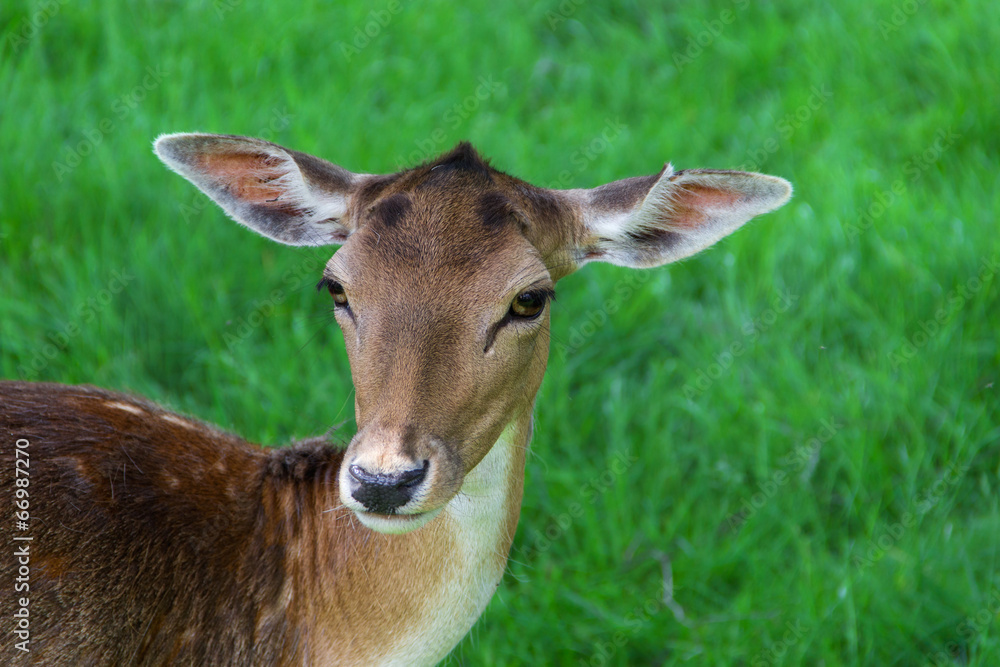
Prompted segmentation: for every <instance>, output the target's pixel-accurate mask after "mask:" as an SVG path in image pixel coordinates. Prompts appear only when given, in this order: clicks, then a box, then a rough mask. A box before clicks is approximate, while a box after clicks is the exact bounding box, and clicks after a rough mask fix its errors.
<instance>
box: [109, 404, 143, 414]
mask: <svg viewBox="0 0 1000 667" xmlns="http://www.w3.org/2000/svg"><path fill="white" fill-rule="evenodd" d="M104 405H105V406H107V407H109V408H115V409H116V410H124V411H125V412H131V413H132V414H134V415H144V414H146V411H145V410H143V409H142V408H140V407H139V406H138V405H132V404H130V403H122V402H120V401H105V402H104Z"/></svg>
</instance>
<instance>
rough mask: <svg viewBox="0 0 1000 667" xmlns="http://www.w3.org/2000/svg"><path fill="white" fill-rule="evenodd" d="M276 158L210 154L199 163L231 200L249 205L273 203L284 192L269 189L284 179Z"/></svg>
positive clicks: (241, 154) (255, 155)
mask: <svg viewBox="0 0 1000 667" xmlns="http://www.w3.org/2000/svg"><path fill="white" fill-rule="evenodd" d="M280 164H281V162H280V160H278V158H275V157H273V156H271V155H267V154H266V153H209V154H207V155H202V156H201V158H200V159H199V165H198V166H199V167H200V168H201V169H202V170H203V171H204V172H205V173H206V174H208V175H209V176H210V177H211V178H212V180H214V181H215V182H216V183H218V184H219V185H223V186H225V187H226V189H228V190H229V193H230V194H231V195H233V196H234V197H236V198H238V199H241V200H243V201H245V202H249V203H251V204H266V203H274V201H275V200H280V198H281V195H282V194H283V192H284V190H283V189H282V188H280V187H278V186H275V185H269V181H272V180H274V179H276V178H278V177H279V176H281V175H283V172H282V171H280V170H279V169H278V168H277V167H278V166H279V165H280Z"/></svg>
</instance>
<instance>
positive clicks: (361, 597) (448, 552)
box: [281, 410, 531, 665]
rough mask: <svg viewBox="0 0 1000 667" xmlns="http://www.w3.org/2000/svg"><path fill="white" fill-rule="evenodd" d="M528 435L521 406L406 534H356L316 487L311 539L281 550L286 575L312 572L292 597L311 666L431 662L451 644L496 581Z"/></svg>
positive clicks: (333, 492)
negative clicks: (454, 488)
mask: <svg viewBox="0 0 1000 667" xmlns="http://www.w3.org/2000/svg"><path fill="white" fill-rule="evenodd" d="M530 437H531V412H530V410H526V411H525V412H524V413H523V414H522V415H521V416H519V417H518V418H516V419H515V420H514V421H512V422H511V423H510V424H508V426H507V427H506V428H505V429H504V431H503V433H502V434H501V436H500V437H499V439H498V440H497V442H496V443H495V444H494V446H493V447H492V449H491V450H490V451H489V452H488V453H487V455H486V456H485V457H484V458H483V460H482V461H481V462H480V463H479V464H478V465H477V466H476V467H475V468H474V469H473V470H472V471H471V472H470V473H469V474H468V475H467V476H466V479H465V482H464V483H463V486H462V490H461V491H460V492H459V493H458V494H457V495H456V496H455V497H454V498H453V499H452V500H451V501H450V502H449V503H448V504H447V505H446V506H445V507H444V509H443V510H442V511H441V513H440V514H439V515H438V516H437V517H436V518H435V519H433V520H432V521H431V522H430V523H428V524H427V525H426V526H424V527H423V528H421V529H419V530H416V531H414V532H412V533H406V534H403V535H385V534H381V533H376V532H374V531H372V530H370V529H368V528H366V527H365V526H363V525H362V524H361V523H360V522H359V521H358V520H357V519H356V518H355V517H354V515H353V514H351V513H349V512H347V511H346V510H344V509H343V508H339V509H334V508H338V507H339V505H340V501H339V499H338V496H337V488H336V485H335V484H331V485H329V486H325V488H324V492H323V493H322V494H321V497H320V498H317V500H318V502H317V503H316V505H315V506H314V507H315V510H316V511H314V512H313V513H312V519H313V520H312V521H310V523H312V524H313V530H315V531H316V533H315V534H314V538H315V539H305V540H302V542H301V543H299V544H289V545H288V547H287V548H288V551H287V552H286V553H287V554H288V556H287V557H288V558H289V560H290V561H296V560H300V561H301V562H300V563H294V562H289V564H288V568H287V571H288V572H303V571H306V572H311V574H312V576H310V577H308V578H307V580H306V581H308V583H307V584H306V587H307V588H308V590H302V591H300V593H301V595H302V597H301V598H299V600H300V601H301V600H302V599H303V598H305V599H309V600H310V602H311V604H310V605H309V608H310V611H309V612H307V613H308V614H309V616H306V619H309V621H308V625H309V627H310V630H309V635H310V638H309V640H308V641H307V642H306V644H307V645H308V646H309V647H310V648H309V649H308V652H309V653H310V654H311V658H312V659H313V661H314V662H315V663H316V664H407V665H412V664H434V663H436V662H438V661H440V660H441V659H442V658H444V657H445V656H446V655H447V654H448V653H449V652H450V651H451V650H452V648H454V646H455V645H456V644H458V642H459V641H460V640H461V639H462V637H464V636H465V634H466V633H467V632H468V630H469V628H471V627H472V625H473V624H474V623H475V621H476V619H478V618H479V616H480V615H481V614H482V612H483V610H484V609H485V608H486V605H487V604H488V603H489V601H490V599H491V598H492V596H493V593H494V592H495V591H496V588H497V586H499V584H500V580H501V578H502V576H503V572H504V569H505V567H506V563H507V554H508V552H509V550H510V547H511V544H512V542H513V540H514V533H515V530H516V528H517V521H518V516H519V514H520V509H521V498H522V495H523V490H524V468H525V457H526V452H527V447H528V442H529V440H530ZM333 479H334V480H335V476H334V477H333ZM321 486H322V485H321ZM286 503H288V501H287V500H286V501H285V502H284V503H281V504H284V505H286V506H285V508H284V509H285V511H283V512H282V514H284V516H285V517H286V520H291V521H294V520H296V519H295V518H294V517H295V514H296V512H297V507H293V506H291V505H287V504H286ZM295 505H296V506H297V505H298V503H296V504H295ZM309 532H312V531H309ZM303 583H305V581H304V582H303ZM292 585H293V586H294V584H292ZM287 597H288V598H289V599H291V598H292V597H298V596H293V595H291V594H289V595H288V596H287ZM289 607H290V606H289ZM287 609H288V608H286V610H287ZM315 621H319V623H317V624H316V625H313V623H314V622H315Z"/></svg>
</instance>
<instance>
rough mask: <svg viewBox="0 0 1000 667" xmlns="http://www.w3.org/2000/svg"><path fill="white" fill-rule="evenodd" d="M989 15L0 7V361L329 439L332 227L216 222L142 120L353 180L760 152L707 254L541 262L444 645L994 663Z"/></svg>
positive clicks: (994, 38) (692, 659)
mask: <svg viewBox="0 0 1000 667" xmlns="http://www.w3.org/2000/svg"><path fill="white" fill-rule="evenodd" d="M993 15H995V8H993V7H992V6H991V5H990V4H988V3H986V2H984V1H982V0H975V1H973V2H968V3H954V4H946V3H940V2H916V1H913V0H908V1H905V2H875V3H869V2H861V1H860V0H852V1H847V2H839V3H836V4H835V5H834V4H832V3H831V4H827V3H795V4H792V3H771V2H749V1H747V0H736V1H734V2H725V1H721V2H707V3H669V4H666V3H640V2H615V3H608V2H596V1H595V0H561V2H557V1H556V0H553V1H552V2H539V3H534V2H532V3H528V2H513V3H500V4H497V3H489V2H482V1H479V0H476V1H470V2H465V3H447V2H440V1H437V2H425V3H420V4H417V3H410V2H407V1H406V0H398V1H397V0H393V1H392V2H381V1H380V0H376V2H374V3H373V4H364V3H356V2H354V3H340V5H339V6H333V5H332V4H330V3H321V2H308V1H307V2H302V3H298V4H296V5H294V6H290V5H281V4H280V3H257V2H250V1H249V0H247V1H242V2H241V1H240V0H220V1H217V2H166V1H164V2H151V1H150V2H139V1H136V2H108V3H102V4H99V5H98V4H91V3H70V2H63V1H60V0H52V1H49V2H22V1H20V0H8V1H7V2H4V3H3V5H2V6H0V29H2V37H3V43H2V45H0V91H2V92H0V146H2V148H3V158H2V159H0V285H2V290H0V377H5V378H18V377H23V378H27V379H37V380H52V381H59V382H67V383H83V382H87V383H93V384H98V385H102V386H106V387H111V388H117V389H125V390H129V391H134V392H137V393H140V394H143V395H146V396H149V397H151V398H153V399H155V400H157V401H160V402H162V403H165V404H167V405H170V406H172V407H174V408H176V409H178V410H181V411H185V412H188V413H191V414H194V415H196V416H198V417H200V418H203V419H206V420H210V421H213V422H216V423H218V424H220V425H222V426H224V427H226V428H228V429H232V430H235V431H238V432H239V433H241V434H243V435H245V436H247V437H249V438H252V439H255V440H258V441H263V442H268V443H280V442H285V441H287V440H289V439H290V438H292V437H301V436H307V435H312V434H316V433H319V432H322V431H324V430H325V429H326V428H327V427H328V426H330V425H331V424H334V423H339V422H346V423H345V425H344V426H343V430H342V433H343V434H344V437H345V438H347V437H349V436H350V434H351V432H352V428H353V421H352V418H353V410H352V396H351V385H350V375H349V372H348V367H347V362H346V357H345V354H344V351H343V344H342V341H341V339H340V333H339V331H338V330H337V329H336V327H335V326H334V325H333V323H332V322H331V318H330V317H329V303H328V301H329V300H328V299H324V298H321V295H317V294H316V293H315V291H314V290H313V289H312V288H313V286H314V284H315V282H316V280H318V278H319V266H320V264H321V262H323V261H325V259H326V258H327V256H328V255H329V254H330V253H329V251H328V250H322V249H293V248H287V247H281V246H278V245H275V244H272V243H270V242H268V241H266V240H264V239H260V238H258V237H256V236H254V235H253V234H250V233H248V232H247V231H246V230H243V229H240V228H239V227H238V226H237V225H235V224H233V223H231V222H230V221H228V220H227V219H226V218H225V216H224V215H223V214H222V213H221V212H220V211H218V210H217V209H216V208H215V207H214V205H210V204H209V203H208V202H207V200H204V199H203V198H202V196H201V195H200V194H199V193H197V192H196V191H195V190H194V188H192V187H191V186H190V185H189V184H187V183H185V182H184V181H183V180H182V179H180V178H178V177H177V176H175V175H173V174H171V173H169V172H168V171H167V170H166V169H165V168H164V167H163V166H162V165H160V163H159V162H158V161H157V160H156V158H155V157H154V156H153V154H152V152H151V145H150V144H151V141H152V140H153V139H154V138H155V137H156V135H157V134H159V133H161V132H174V131H193V130H201V131H210V132H220V133H232V134H248V135H254V136H263V137H264V138H268V139H271V140H273V141H276V142H278V143H281V144H284V145H286V146H289V147H293V148H296V149H298V150H303V151H306V152H310V153H313V154H316V155H319V156H321V157H324V158H327V159H329V160H331V161H334V162H337V163H339V164H342V165H344V166H346V167H347V168H349V169H353V170H355V171H366V172H386V171H394V170H396V169H398V168H399V167H401V166H404V165H407V164H412V163H414V162H416V161H420V160H423V159H426V158H427V157H430V156H432V155H434V154H437V153H439V152H442V151H444V150H447V149H448V148H450V147H451V146H452V145H453V144H454V143H455V142H457V141H458V140H460V139H469V140H471V141H472V142H473V143H474V144H475V145H476V146H477V147H478V148H479V149H480V150H481V151H482V152H483V153H484V154H486V155H489V156H491V157H492V159H493V161H494V164H495V165H496V166H497V167H498V168H500V169H503V170H505V171H508V172H511V173H513V174H515V175H518V176H520V177H522V178H525V179H527V180H530V181H532V182H534V183H536V184H539V185H550V186H556V187H591V186H595V185H598V184H601V183H604V182H607V181H610V180H613V179H616V178H622V177H626V176H633V175H640V174H649V173H654V172H656V171H658V170H659V169H660V167H661V166H662V163H663V162H664V161H666V160H671V161H673V163H674V164H675V165H676V166H677V167H678V168H687V167H711V168H740V167H742V168H748V169H753V170H758V171H762V172H766V173H773V174H777V175H780V176H783V177H785V178H787V179H789V180H791V181H792V182H793V183H794V184H795V187H796V196H795V198H794V199H793V201H792V202H791V203H790V204H789V205H787V206H786V207H785V208H783V209H781V210H780V211H778V212H777V213H773V214H770V215H768V216H766V217H764V218H762V219H760V220H758V221H756V222H754V223H752V224H751V225H750V226H749V227H748V228H746V229H744V230H743V231H741V232H740V233H738V234H737V235H735V236H734V237H732V238H730V239H727V240H726V241H724V242H722V243H721V244H720V245H719V246H717V247H716V248H714V249H713V250H711V251H709V252H706V253H703V254H702V255H699V256H698V257H695V258H692V259H690V260H687V261H685V262H682V263H680V264H679V265H675V266H673V267H670V268H664V269H658V270H654V271H651V272H647V273H643V274H641V275H640V274H635V273H630V272H628V271H626V270H620V269H618V268H615V267H609V266H593V265H592V266H588V267H587V268H586V269H585V270H583V271H581V272H580V273H579V274H577V275H574V276H572V277H570V278H568V279H566V280H565V281H564V282H563V283H561V285H560V298H559V300H558V301H557V302H556V303H555V306H554V311H553V341H554V342H553V352H552V357H551V360H550V364H549V372H548V376H547V378H546V381H545V383H544V385H543V387H542V390H541V392H540V394H539V397H538V402H537V410H536V413H537V420H536V431H535V438H534V442H533V456H532V457H531V459H530V460H529V463H528V471H527V484H526V493H525V499H524V510H523V513H522V518H521V524H520V527H519V530H518V535H517V539H516V542H515V545H514V548H513V550H512V553H511V563H510V566H509V568H508V575H507V576H506V577H505V580H504V583H503V585H502V586H501V588H500V589H499V591H498V593H497V595H496V596H495V598H494V600H493V601H492V603H491V604H490V607H489V609H488V610H487V612H486V614H485V615H484V617H483V618H482V619H481V620H480V622H479V623H478V624H477V625H476V627H475V628H474V629H473V631H472V633H471V634H470V635H469V637H467V638H466V640H465V641H464V642H463V643H462V644H461V645H460V646H459V647H458V649H456V651H455V653H454V654H453V656H452V657H451V658H450V663H451V664H455V665H459V664H461V665H480V664H491V665H492V664H497V665H501V664H524V663H530V664H569V665H593V666H599V665H617V664H642V665H646V664H656V665H661V664H662V665H677V664H689V663H692V664H706V665H749V666H751V667H758V666H760V665H799V664H809V665H996V664H1000V641H998V636H1000V624H998V623H997V622H996V620H997V619H996V615H997V612H998V611H1000V575H998V572H997V566H998V562H1000V554H998V546H1000V508H998V504H1000V503H998V501H1000V493H998V485H1000V478H998V473H1000V456H998V454H1000V419H998V417H1000V411H998V399H997V396H998V390H1000V389H998V387H997V386H996V382H997V380H998V379H1000V378H998V375H1000V355H998V348H997V338H998V333H997V327H998V323H1000V299H998V295H1000V289H998V281H997V278H996V275H995V274H996V272H997V271H998V268H1000V240H998V234H997V223H996V220H995V211H996V210H997V209H998V199H1000V176H998V174H1000V171H998V160H997V156H998V151H997V143H998V136H1000V126H998V125H1000V123H998V114H997V112H996V101H997V100H998V99H1000V84H998V76H997V70H996V58H995V45H996V44H997V43H1000V23H998V22H997V21H996V20H994V19H992V18H988V17H991V16H993ZM366 32H367V34H366ZM991 54H992V55H991ZM633 459H635V460H633Z"/></svg>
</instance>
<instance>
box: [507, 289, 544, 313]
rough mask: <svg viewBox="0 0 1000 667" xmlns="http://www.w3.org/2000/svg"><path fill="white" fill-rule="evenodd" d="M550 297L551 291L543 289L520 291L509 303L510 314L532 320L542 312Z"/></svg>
mask: <svg viewBox="0 0 1000 667" xmlns="http://www.w3.org/2000/svg"><path fill="white" fill-rule="evenodd" d="M550 298H551V293H550V292H546V291H545V290H528V291H527V292H521V293H520V294H518V295H517V296H516V297H515V298H514V303H512V304H510V314H511V315H513V316H514V317H520V318H523V319H526V320H533V319H535V318H536V317H538V316H539V315H541V314H542V310H544V309H545V304H546V303H547V302H548V300H549V299H550Z"/></svg>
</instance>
